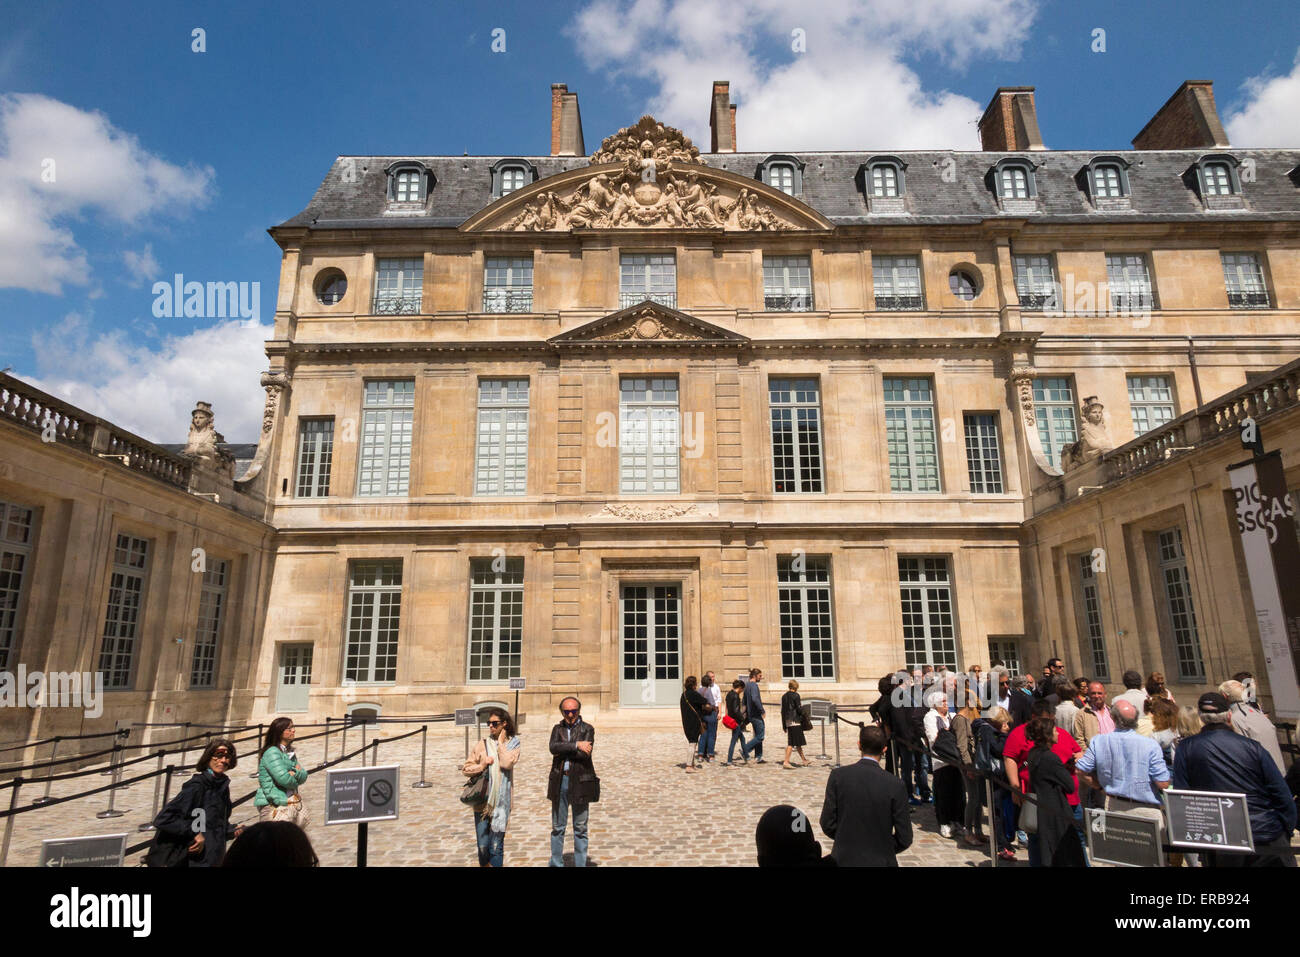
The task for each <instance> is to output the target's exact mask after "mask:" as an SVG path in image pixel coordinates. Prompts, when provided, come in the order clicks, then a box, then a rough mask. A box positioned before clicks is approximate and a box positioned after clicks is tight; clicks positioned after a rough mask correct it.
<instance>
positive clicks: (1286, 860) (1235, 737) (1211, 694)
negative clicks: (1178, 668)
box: [1174, 691, 1296, 867]
mask: <svg viewBox="0 0 1300 957" xmlns="http://www.w3.org/2000/svg"><path fill="white" fill-rule="evenodd" d="M1196 710H1197V712H1198V713H1199V714H1200V717H1201V721H1202V722H1203V723H1204V725H1205V726H1204V727H1203V728H1202V729H1201V731H1200V733H1199V734H1194V735H1192V736H1191V737H1189V738H1183V739H1182V740H1181V741H1179V742H1178V749H1177V750H1176V751H1175V752H1174V787H1175V788H1177V789H1179V790H1191V791H1219V792H1227V793H1229V794H1245V795H1246V807H1247V809H1248V810H1249V811H1250V832H1251V835H1252V836H1253V837H1254V839H1255V853H1254V854H1241V853H1236V854H1233V853H1228V852H1226V851H1208V852H1206V858H1207V860H1206V863H1207V864H1208V865H1209V866H1211V867H1279V866H1280V867H1295V866H1296V862H1295V856H1294V855H1293V854H1291V853H1290V849H1291V832H1292V831H1293V830H1295V826H1296V805H1295V801H1294V800H1293V799H1292V797H1291V793H1290V791H1289V790H1288V789H1287V785H1286V781H1285V780H1284V779H1283V777H1282V772H1281V771H1279V770H1278V768H1277V765H1276V764H1275V763H1274V761H1273V758H1272V757H1271V756H1270V755H1269V753H1268V752H1267V751H1266V750H1264V747H1263V746H1262V745H1261V744H1260V743H1259V742H1258V741H1254V740H1252V739H1250V738H1247V737H1245V736H1243V735H1240V734H1235V733H1234V732H1233V727H1232V722H1233V713H1232V707H1231V705H1230V704H1229V702H1228V699H1227V698H1226V697H1225V696H1223V695H1222V694H1219V692H1217V691H1208V692H1206V693H1205V694H1203V695H1201V697H1200V699H1199V700H1197V702H1196Z"/></svg>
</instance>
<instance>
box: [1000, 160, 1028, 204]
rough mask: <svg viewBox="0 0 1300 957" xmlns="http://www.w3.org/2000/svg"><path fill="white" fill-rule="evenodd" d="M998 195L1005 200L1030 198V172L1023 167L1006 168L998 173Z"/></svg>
mask: <svg viewBox="0 0 1300 957" xmlns="http://www.w3.org/2000/svg"><path fill="white" fill-rule="evenodd" d="M998 195H999V196H1000V197H1002V198H1003V199H1028V198H1029V170H1027V169H1025V168H1024V167H1023V166H1004V167H1002V169H1001V170H999V171H998Z"/></svg>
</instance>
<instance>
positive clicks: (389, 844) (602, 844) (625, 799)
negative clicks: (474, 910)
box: [5, 719, 1024, 867]
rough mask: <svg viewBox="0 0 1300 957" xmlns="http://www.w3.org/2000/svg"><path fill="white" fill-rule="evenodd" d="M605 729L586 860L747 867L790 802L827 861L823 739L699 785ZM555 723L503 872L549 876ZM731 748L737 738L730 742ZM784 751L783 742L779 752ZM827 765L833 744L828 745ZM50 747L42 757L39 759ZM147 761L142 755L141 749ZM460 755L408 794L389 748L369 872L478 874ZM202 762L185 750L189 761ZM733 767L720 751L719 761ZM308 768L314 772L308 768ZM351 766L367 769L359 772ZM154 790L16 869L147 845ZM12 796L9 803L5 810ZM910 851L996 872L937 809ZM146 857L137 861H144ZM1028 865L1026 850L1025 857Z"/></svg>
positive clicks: (346, 842)
mask: <svg viewBox="0 0 1300 957" xmlns="http://www.w3.org/2000/svg"><path fill="white" fill-rule="evenodd" d="M595 725H596V750H595V753H594V759H595V766H596V771H597V773H598V774H599V775H600V778H601V793H602V799H601V801H600V803H599V804H596V805H593V806H592V810H591V822H590V834H589V837H590V850H589V857H590V860H589V863H590V864H591V865H593V866H600V867H618V866H624V865H655V866H674V865H715V866H716V865H740V866H751V865H753V864H754V863H755V851H754V827H755V825H756V823H757V821H758V818H759V816H760V815H761V814H762V813H763V811H764V810H766V809H767V808H769V807H771V806H772V805H774V804H792V805H794V806H795V807H798V808H800V809H802V810H803V811H804V812H806V813H807V815H808V818H809V820H810V822H811V825H812V827H813V829H814V832H815V833H816V835H817V839H818V840H819V841H821V842H822V850H823V853H827V852H829V851H830V848H831V842H830V840H829V839H827V838H826V837H825V836H824V835H822V834H821V831H820V829H819V828H818V826H817V820H818V817H819V815H820V814H821V806H822V796H823V794H824V793H825V789H826V778H827V776H828V774H829V773H830V769H831V766H832V765H833V762H834V758H833V757H832V759H831V760H818V759H816V757H815V755H816V754H818V753H820V733H819V732H813V733H811V734H810V735H809V739H810V746H809V747H807V748H806V749H805V753H807V755H808V757H809V758H810V759H811V760H812V761H813V766H812V767H807V768H802V767H801V768H799V769H797V770H794V771H786V770H782V768H781V765H780V758H781V755H782V753H783V751H784V735H782V736H781V747H780V748H776V747H771V748H769V749H768V753H767V758H768V763H766V764H762V765H756V764H753V763H751V764H750V765H749V766H748V767H744V766H741V767H735V768H725V767H721V766H720V764H717V763H715V764H713V765H711V766H709V767H706V768H704V769H703V770H701V771H699V772H697V773H695V774H687V773H685V771H683V770H682V764H683V762H684V761H685V758H686V753H687V750H686V743H685V741H684V739H683V738H682V736H681V734H680V733H677V732H672V731H667V730H633V729H628V728H619V729H611V730H604V731H602V730H601V727H600V723H599V720H598V719H597V720H596V721H595ZM404 730H405V728H404V727H402V726H398V725H385V726H384V729H383V732H382V733H383V734H386V735H389V736H396V735H397V734H400V733H402V731H404ZM548 732H549V725H547V726H546V727H545V729H542V728H538V727H531V728H525V729H524V730H523V747H524V753H523V756H522V758H521V760H520V763H519V765H518V768H517V770H516V772H515V796H514V808H513V811H512V813H511V816H510V828H509V831H508V833H507V835H506V844H505V847H506V864H507V866H523V865H532V866H543V865H545V864H546V862H547V859H548V858H549V856H550V804H549V802H548V801H547V800H546V782H547V774H548V772H549V770H550V766H551V758H550V754H549V753H548V751H547V749H546V742H547V739H548ZM722 737H723V739H724V740H727V741H729V740H730V733H729V732H728V733H726V734H724V735H723V736H722ZM853 740H854V737H853V736H852V735H846V734H844V733H841V744H842V747H843V748H844V750H843V758H844V760H846V761H848V760H852V759H854V758H856V756H857V755H856V749H855V748H852V747H851V746H850V742H851V741H853ZM348 744H349V747H350V748H352V749H355V748H356V746H357V738H356V736H355V732H353V733H352V734H350V735H349V742H348ZM774 744H775V742H774ZM828 745H829V747H830V754H832V755H834V745H833V743H831V742H830V741H828ZM43 750H44V749H43ZM330 751H331V755H332V756H337V755H338V754H339V751H340V741H339V738H338V736H337V735H334V736H332V738H331V744H330ZM134 753H136V754H138V753H139V752H134ZM464 753H465V738H464V730H463V729H456V728H451V727H449V726H447V725H432V726H430V729H429V746H428V764H427V766H428V772H427V778H428V780H429V781H430V782H431V783H432V784H433V787H430V788H412V787H411V784H412V783H413V782H414V781H416V780H418V778H419V769H420V738H419V736H418V735H417V736H414V737H411V738H407V739H405V740H403V741H399V742H396V743H393V744H387V745H385V744H384V743H382V742H381V743H380V746H379V763H380V764H394V763H396V764H400V765H401V767H402V771H401V784H402V787H401V811H400V820H399V821H397V822H396V823H377V824H372V825H371V826H370V840H369V863H370V864H371V865H396V866H452V867H468V866H475V865H476V864H477V860H478V859H477V855H476V852H475V844H474V828H473V820H472V817H471V815H470V811H469V809H468V808H467V807H465V806H464V805H462V804H461V803H460V801H459V799H458V798H459V793H460V787H461V784H462V783H463V782H464V780H465V779H464V778H463V777H462V776H461V775H460V774H459V773H458V771H457V766H458V765H459V763H460V762H461V761H462V760H463V758H464ZM300 755H301V757H303V758H305V759H306V761H304V763H307V764H308V766H309V767H310V766H314V765H316V764H319V763H320V761H321V759H322V757H323V755H324V745H323V739H321V738H316V739H314V740H311V741H307V742H305V743H303V744H302V745H301V746H300ZM196 757H197V755H196V754H195V753H194V752H193V751H192V752H190V760H194V759H195V758H196ZM724 759H725V749H724V748H723V747H722V741H720V742H719V749H718V761H719V762H721V761H722V760H724ZM308 762H310V763H308ZM348 763H349V764H359V761H356V760H354V761H351V762H348ZM152 767H153V762H142V764H141V765H136V766H134V767H133V768H131V769H129V773H128V774H127V775H126V776H128V777H129V776H133V775H134V774H135V773H143V771H144V769H148V768H152ZM253 770H254V762H253V755H252V752H244V751H242V750H241V752H240V761H239V767H238V768H237V769H236V770H235V771H234V772H233V775H232V778H233V780H232V784H231V795H232V797H234V798H239V797H241V796H243V795H244V794H247V793H248V792H249V791H252V790H254V789H255V787H256V784H255V782H254V781H253V780H252V779H250V778H249V777H248V775H249V774H250V773H251V772H252V771H253ZM188 778H189V772H187V773H186V774H185V775H183V776H182V775H180V774H178V775H177V778H176V779H177V784H176V785H175V786H174V787H173V793H174V792H175V788H176V787H179V783H180V782H183V781H185V780H188ZM106 782H107V778H104V777H100V776H99V775H88V776H86V777H83V778H80V779H74V780H72V781H66V782H58V783H56V784H55V786H54V788H53V792H52V793H53V795H54V796H55V797H58V796H59V795H61V794H73V793H77V792H78V791H84V790H88V789H89V788H92V787H99V786H102V785H103V784H105V783H106ZM324 783H325V782H324V773H323V772H322V773H321V775H320V776H318V777H317V778H315V779H314V780H309V781H308V782H307V785H306V786H305V787H304V790H303V796H304V800H305V801H306V802H307V807H308V812H309V814H310V815H311V819H312V824H311V827H310V830H309V834H310V836H311V839H312V843H313V844H314V846H315V848H316V851H317V853H318V854H319V855H320V859H321V864H322V865H327V866H344V867H345V866H350V865H352V864H353V863H354V862H355V859H356V843H355V842H356V833H357V829H356V827H355V826H351V825H338V826H332V827H325V826H324V823H323V822H324V819H325V808H324V798H323V793H324ZM41 790H42V785H40V784H39V783H36V784H30V785H25V786H24V788H23V792H22V798H21V800H20V801H19V804H20V806H21V805H26V804H30V803H31V799H32V798H33V797H35V796H37V795H38V794H39V793H40V792H41ZM153 793H154V788H153V782H152V781H146V782H142V783H139V784H135V785H133V786H131V787H130V788H128V789H126V790H123V791H119V792H118V796H117V801H116V804H117V807H118V809H120V810H124V811H126V814H125V816H124V817H120V818H116V819H114V820H98V819H96V817H95V814H96V813H97V812H99V811H101V810H103V809H104V807H105V806H106V803H107V795H106V794H100V795H95V796H94V797H90V798H84V799H80V800H76V801H69V802H67V803H65V804H60V805H56V806H54V807H50V808H46V809H42V810H38V811H30V812H28V813H25V814H22V815H19V816H18V817H17V819H16V821H15V826H14V834H13V841H12V846H11V848H10V852H9V865H10V866H33V865H35V864H36V863H37V862H38V860H39V857H40V844H41V841H42V840H43V839H46V838H51V837H71V836H79V835H87V834H111V833H120V832H121V831H130V832H131V837H130V838H129V843H132V844H133V843H139V842H140V841H142V840H145V839H146V837H147V835H145V834H140V833H139V832H137V827H138V826H139V825H140V824H141V823H144V822H146V821H147V820H149V818H150V813H151V806H152V800H153ZM7 798H8V795H7V794H6V795H5V799H6V800H5V804H6V806H7ZM234 820H235V822H236V823H241V822H242V823H250V824H251V823H253V822H255V821H256V820H257V815H256V812H255V811H254V809H253V806H252V802H251V801H249V802H247V803H246V804H244V805H242V806H240V807H238V808H236V809H235V814H234ZM912 823H913V827H914V829H915V840H914V842H913V844H912V847H911V848H910V849H909V850H908V851H907V852H906V853H904V854H903V855H902V856H901V857H900V863H901V864H903V865H905V866H906V865H910V866H918V865H947V866H958V867H975V866H987V864H988V856H987V853H981V852H979V851H977V850H970V849H967V848H965V847H964V846H962V845H960V843H959V842H958V841H956V840H947V839H944V838H942V837H941V836H940V835H939V830H938V827H937V825H936V824H935V818H934V810H933V808H932V807H930V806H924V807H920V808H917V809H916V810H915V813H914V814H913V815H912ZM572 840H573V837H572V828H571V827H570V830H569V833H568V835H566V843H565V848H566V858H568V859H570V860H571V851H572ZM141 857H142V854H139V853H137V854H135V855H132V856H131V857H130V858H128V863H129V864H135V863H138V862H139V860H140V858H141ZM1020 860H1021V863H1022V864H1023V862H1024V852H1023V851H1021V852H1020Z"/></svg>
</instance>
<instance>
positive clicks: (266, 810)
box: [253, 718, 311, 831]
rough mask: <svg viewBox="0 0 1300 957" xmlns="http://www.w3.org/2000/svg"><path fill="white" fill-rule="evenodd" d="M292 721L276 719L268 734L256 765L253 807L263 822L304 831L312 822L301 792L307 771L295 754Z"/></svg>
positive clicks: (289, 719) (290, 719)
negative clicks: (281, 823)
mask: <svg viewBox="0 0 1300 957" xmlns="http://www.w3.org/2000/svg"><path fill="white" fill-rule="evenodd" d="M293 736H294V727H293V719H292V718H276V719H275V720H274V721H272V722H271V727H270V728H268V729H267V732H266V743H265V744H264V745H263V746H262V755H261V758H260V759H259V760H258V762H257V784H258V788H257V797H255V798H253V805H254V806H255V807H256V808H257V813H258V819H259V820H262V821H291V822H293V823H294V824H297V825H298V826H299V827H300V828H302V829H303V831H306V830H307V825H308V824H310V823H311V822H310V821H309V819H308V817H307V809H306V808H305V807H304V806H303V803H302V796H301V795H300V794H299V793H298V789H299V788H300V787H301V786H302V785H303V784H305V783H306V781H307V770H306V769H305V768H304V767H303V766H302V764H301V763H299V761H298V757H297V755H296V754H294V751H293Z"/></svg>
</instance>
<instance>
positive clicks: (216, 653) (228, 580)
mask: <svg viewBox="0 0 1300 957" xmlns="http://www.w3.org/2000/svg"><path fill="white" fill-rule="evenodd" d="M204 562H205V564H206V568H205V572H204V575H203V581H201V582H200V583H199V603H198V609H197V610H196V612H195V623H194V647H193V649H192V650H191V652H190V683H189V690H191V691H214V690H216V689H217V688H219V687H220V685H221V661H222V655H221V645H222V640H221V639H222V637H223V636H224V635H225V633H226V631H227V627H226V624H227V622H228V621H229V620H230V607H231V605H232V604H233V601H232V599H231V597H230V593H231V586H232V585H233V584H234V582H235V578H236V567H235V564H236V563H235V559H234V558H233V557H230V556H227V555H221V554H219V553H217V552H214V551H213V550H212V549H209V548H207V547H206V546H204ZM214 562H224V563H225V566H226V574H225V580H224V581H223V582H222V584H221V585H220V586H217V585H209V584H208V582H207V572H210V571H212V569H213V563H214ZM204 592H218V593H219V594H220V595H221V600H220V604H219V605H218V606H217V629H216V634H215V635H213V636H212V681H211V683H209V684H195V683H194V675H195V670H196V666H197V664H198V653H199V639H200V637H204V636H202V635H200V632H199V628H200V626H201V625H202V618H201V617H199V616H200V615H201V614H202V612H203V599H202V596H203V593H204Z"/></svg>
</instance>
